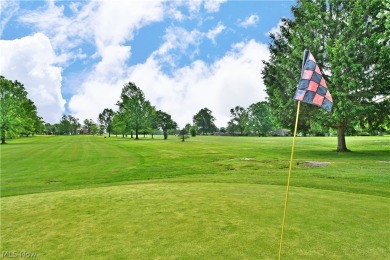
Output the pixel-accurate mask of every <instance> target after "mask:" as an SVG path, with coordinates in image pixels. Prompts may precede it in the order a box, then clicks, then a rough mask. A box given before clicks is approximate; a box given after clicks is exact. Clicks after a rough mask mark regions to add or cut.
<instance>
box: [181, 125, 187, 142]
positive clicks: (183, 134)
mask: <svg viewBox="0 0 390 260" xmlns="http://www.w3.org/2000/svg"><path fill="white" fill-rule="evenodd" d="M187 138H189V136H188V132H187V130H186V129H185V128H183V129H182V130H180V132H179V139H181V141H182V142H184V140H185V139H187Z"/></svg>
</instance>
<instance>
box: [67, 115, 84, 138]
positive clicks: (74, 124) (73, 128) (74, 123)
mask: <svg viewBox="0 0 390 260" xmlns="http://www.w3.org/2000/svg"><path fill="white" fill-rule="evenodd" d="M68 121H69V124H70V132H71V133H72V134H74V135H75V134H76V133H77V129H78V128H80V126H81V124H80V123H79V119H78V118H75V117H73V116H71V115H68Z"/></svg>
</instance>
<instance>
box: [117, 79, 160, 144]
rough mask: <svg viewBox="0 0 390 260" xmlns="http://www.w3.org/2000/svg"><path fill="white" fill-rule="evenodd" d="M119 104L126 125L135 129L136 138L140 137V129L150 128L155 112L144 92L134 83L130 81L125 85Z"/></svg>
mask: <svg viewBox="0 0 390 260" xmlns="http://www.w3.org/2000/svg"><path fill="white" fill-rule="evenodd" d="M117 105H118V106H119V112H120V113H121V114H122V116H123V120H125V122H126V123H125V124H126V126H127V127H128V128H130V129H132V130H134V131H135V139H138V132H139V130H141V129H147V128H149V126H150V124H151V119H152V117H153V113H154V111H153V107H152V106H151V104H150V102H149V101H148V100H146V98H145V95H144V92H143V91H142V90H141V89H140V88H138V87H137V86H136V85H135V84H134V83H132V82H129V83H127V84H125V85H124V86H123V88H122V93H121V96H120V100H119V101H118V102H117Z"/></svg>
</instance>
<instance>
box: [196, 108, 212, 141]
mask: <svg viewBox="0 0 390 260" xmlns="http://www.w3.org/2000/svg"><path fill="white" fill-rule="evenodd" d="M193 121H194V125H196V126H197V127H198V129H199V131H200V132H201V133H202V134H203V135H207V133H212V132H214V131H215V129H216V128H217V127H216V126H215V124H214V121H215V117H214V116H213V115H212V112H211V110H210V109H208V108H203V109H201V110H199V112H198V113H197V114H196V115H194V117H193Z"/></svg>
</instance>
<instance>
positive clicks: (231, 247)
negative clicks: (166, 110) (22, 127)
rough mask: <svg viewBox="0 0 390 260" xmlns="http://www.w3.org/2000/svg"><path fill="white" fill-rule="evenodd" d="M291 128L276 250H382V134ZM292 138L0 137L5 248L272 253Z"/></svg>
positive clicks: (73, 252)
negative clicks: (341, 141)
mask: <svg viewBox="0 0 390 260" xmlns="http://www.w3.org/2000/svg"><path fill="white" fill-rule="evenodd" d="M346 140H347V143H348V147H349V149H351V150H352V152H347V153H337V152H335V148H336V144H337V138H336V137H297V140H296V146H295V151H294V161H293V168H292V177H291V183H290V185H291V186H290V192H289V200H288V207H287V216H286V224H285V228H284V239H283V250H282V259H388V257H389V255H390V247H389V244H390V221H389V219H390V175H389V172H390V138H389V137H388V136H387V137H386V136H377V137H370V136H367V137H347V138H346ZM291 143H292V137H227V136H226V137H224V136H197V137H191V138H189V139H186V140H185V142H181V141H180V140H179V139H178V138H177V137H175V136H169V138H168V140H163V137H162V136H159V135H157V136H154V138H153V139H152V138H151V137H150V136H146V138H143V137H141V138H140V139H139V140H134V139H131V138H122V137H119V136H118V137H116V136H111V137H110V138H108V136H107V137H106V138H105V137H104V136H92V135H76V136H35V137H29V138H18V139H12V140H8V142H7V144H6V145H2V146H1V252H2V258H11V257H24V258H27V257H30V258H37V259H277V257H278V250H279V240H280V234H281V224H282V217H283V209H284V200H285V192H286V184H287V178H288V168H289V162H290V153H291Z"/></svg>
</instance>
